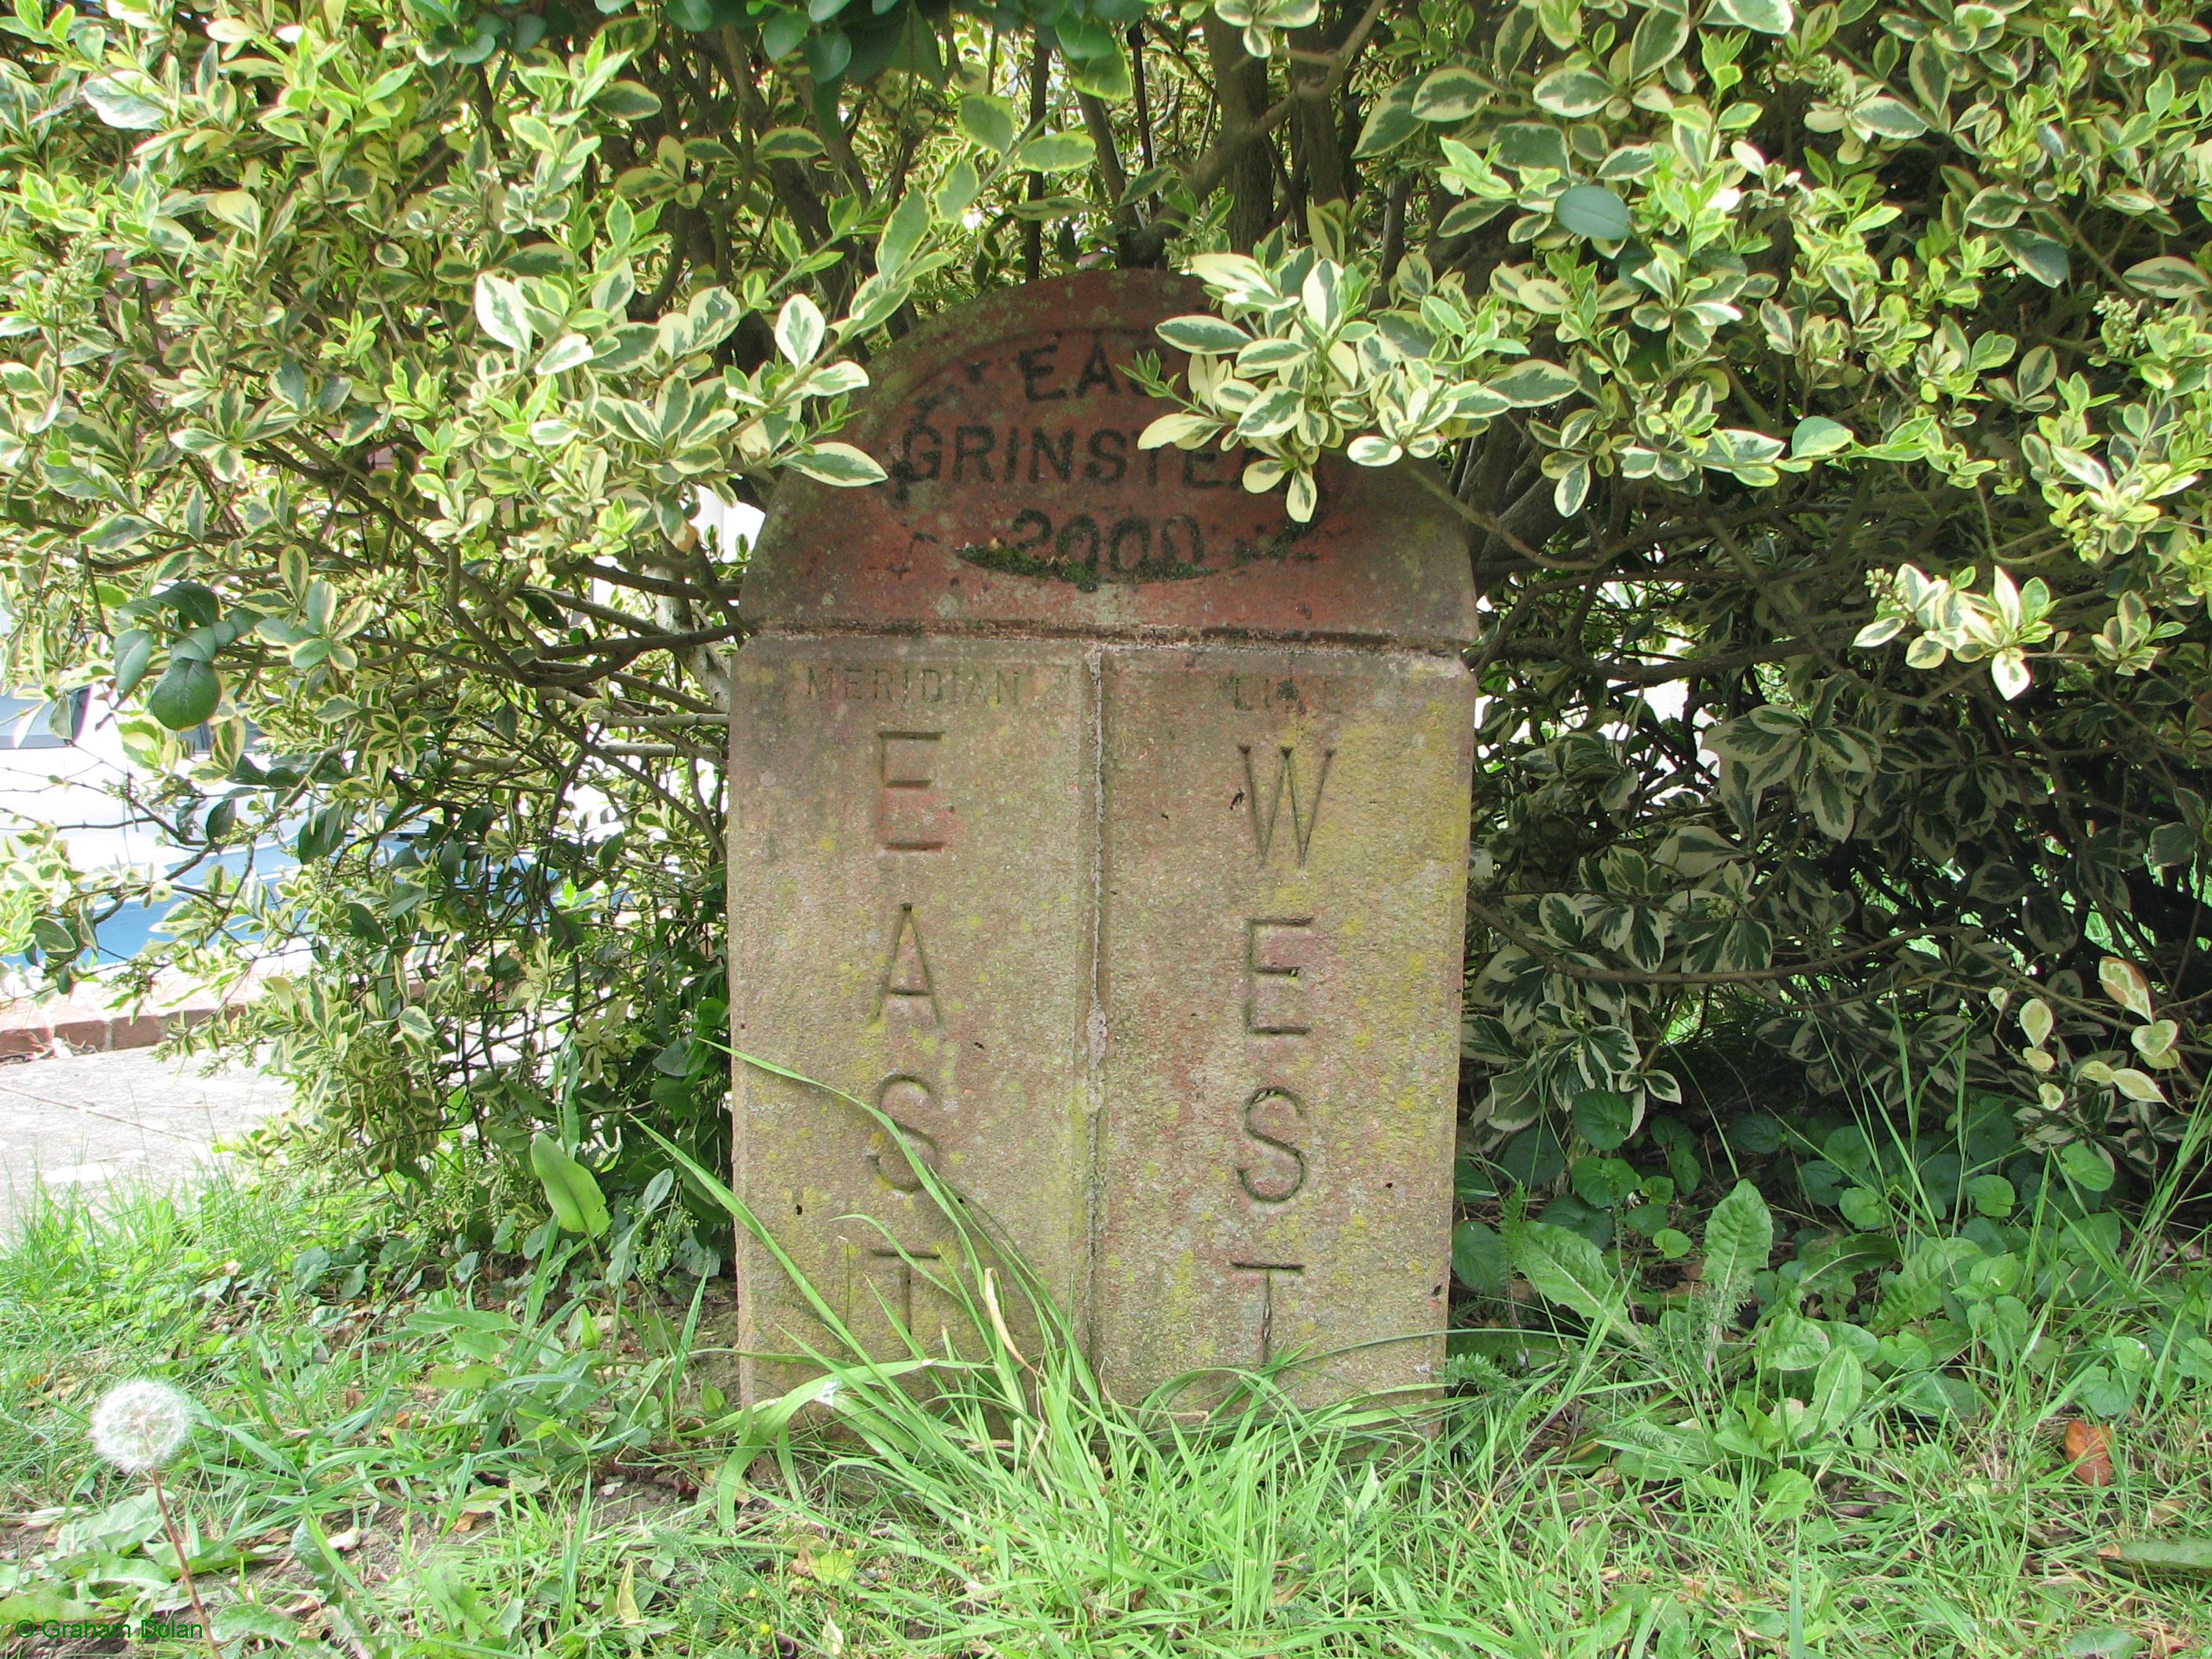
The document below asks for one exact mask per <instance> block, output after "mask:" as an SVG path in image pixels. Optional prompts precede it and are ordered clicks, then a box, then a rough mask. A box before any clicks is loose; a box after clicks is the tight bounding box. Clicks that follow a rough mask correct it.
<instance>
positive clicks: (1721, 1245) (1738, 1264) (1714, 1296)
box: [1700, 1181, 1774, 1319]
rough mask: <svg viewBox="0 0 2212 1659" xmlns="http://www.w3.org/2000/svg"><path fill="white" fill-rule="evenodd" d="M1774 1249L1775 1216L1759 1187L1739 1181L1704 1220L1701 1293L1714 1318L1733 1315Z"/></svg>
mask: <svg viewBox="0 0 2212 1659" xmlns="http://www.w3.org/2000/svg"><path fill="white" fill-rule="evenodd" d="M1773 1250H1774V1217H1773V1215H1772V1214H1771V1212H1769V1211H1768V1209H1767V1207H1766V1200H1765V1199H1764V1198H1761V1197H1760V1196H1759V1188H1756V1187H1754V1186H1753V1185H1752V1183H1751V1182H1748V1181H1739V1182H1736V1184H1735V1189H1734V1190H1733V1191H1731V1192H1730V1193H1729V1195H1728V1196H1727V1197H1726V1198H1723V1200H1721V1201H1720V1202H1719V1203H1717V1204H1716V1205H1714V1206H1713V1212H1712V1214H1711V1215H1710V1216H1709V1217H1707V1218H1706V1219H1705V1275H1704V1278H1703V1279H1702V1281H1701V1284H1700V1294H1702V1295H1704V1296H1706V1297H1710V1298H1711V1301H1712V1303H1713V1304H1714V1311H1715V1314H1716V1316H1717V1317H1720V1318H1723V1319H1725V1318H1729V1317H1731V1316H1734V1314H1735V1310H1736V1308H1737V1307H1738V1306H1739V1305H1740V1304H1741V1303H1742V1301H1743V1299H1744V1297H1746V1296H1747V1294H1749V1292H1750V1290H1751V1280H1752V1276H1753V1274H1754V1273H1759V1272H1760V1271H1761V1270H1762V1269H1764V1268H1765V1266H1766V1258H1767V1257H1768V1256H1769V1255H1771V1254H1772V1253H1773Z"/></svg>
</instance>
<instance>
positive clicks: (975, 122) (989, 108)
mask: <svg viewBox="0 0 2212 1659" xmlns="http://www.w3.org/2000/svg"><path fill="white" fill-rule="evenodd" d="M960 130H961V131H963V132H964V133H966V134H967V135H968V136H969V137H970V138H973V139H974V140H975V142H976V143H979V144H981V145H982V146H983V148H984V149H988V150H992V151H994V152H996V153H997V154H998V155H1005V154H1006V152H1007V151H1008V150H1010V149H1012V148H1013V147H1014V134H1015V132H1016V131H1018V129H1017V128H1016V127H1015V125H1014V111H1013V106H1012V105H1011V104H1009V103H1007V102H1006V100H1005V99H1003V98H985V97H982V96H981V95H980V94H975V93H970V94H969V95H968V96H967V97H965V98H963V99H962V100H960Z"/></svg>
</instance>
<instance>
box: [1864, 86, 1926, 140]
mask: <svg viewBox="0 0 2212 1659" xmlns="http://www.w3.org/2000/svg"><path fill="white" fill-rule="evenodd" d="M1851 118H1852V120H1854V121H1855V122H1857V124H1858V125H1860V126H1862V127H1863V128H1865V129H1866V131H1868V132H1869V133H1870V134H1872V135H1874V136H1875V137H1878V138H1895V139H1898V140H1899V141H1902V140H1904V139H1907V138H1917V137H1919V136H1920V135H1921V134H1922V133H1923V132H1925V131H1928V123H1927V122H1926V121H1924V120H1923V119H1922V118H1921V116H1920V112H1919V111H1917V110H1916V109H1914V108H1913V107H1912V106H1911V105H1910V104H1907V103H1904V102H1902V101H1900V100H1898V99H1895V98H1887V97H1875V98H1869V100H1867V101H1866V102H1865V103H1863V104H1861V105H1860V106H1858V107H1857V109H1855V110H1853V111H1852V112H1851Z"/></svg>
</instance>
